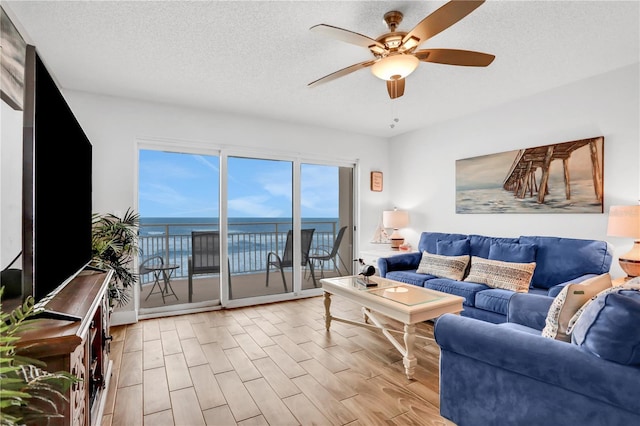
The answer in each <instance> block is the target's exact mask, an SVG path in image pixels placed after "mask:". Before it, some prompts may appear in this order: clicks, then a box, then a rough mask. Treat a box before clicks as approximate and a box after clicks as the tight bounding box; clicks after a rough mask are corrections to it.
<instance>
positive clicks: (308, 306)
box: [102, 297, 453, 426]
mask: <svg viewBox="0 0 640 426" xmlns="http://www.w3.org/2000/svg"><path fill="white" fill-rule="evenodd" d="M331 308H332V314H333V315H334V316H338V317H342V318H348V319H351V320H356V321H361V319H362V315H361V313H360V307H359V306H357V305H355V304H353V303H351V302H348V301H345V300H341V299H340V298H339V297H334V298H333V301H332V305H331ZM387 324H388V325H389V326H391V327H392V328H395V329H398V330H400V329H401V325H400V324H399V323H396V322H395V321H393V320H387ZM111 334H112V335H113V341H112V343H111V358H112V359H113V363H114V364H113V375H112V380H111V385H110V387H109V392H108V396H107V403H106V407H105V411H104V416H103V418H102V424H103V425H105V426H110V425H118V426H120V425H122V426H133V425H143V424H144V425H150V426H162V425H175V426H197V425H223V426H226V425H236V424H237V425H353V426H355V425H378V424H385V425H389V424H391V425H408V424H412V425H446V426H451V425H453V423H451V422H450V421H448V420H446V419H444V418H443V417H441V416H440V415H439V408H438V404H439V396H438V359H439V348H438V346H437V345H436V343H435V342H433V341H432V340H426V339H416V356H417V357H418V366H417V368H416V373H415V378H414V379H413V380H408V379H407V378H406V376H405V375H404V367H403V366H402V358H401V355H400V354H399V353H398V352H397V351H396V350H395V348H394V347H393V346H392V345H391V343H389V342H388V341H387V340H386V338H384V336H383V335H382V333H381V332H379V331H378V330H371V329H368V328H363V327H357V326H352V325H348V324H344V323H339V322H333V323H332V325H331V331H329V332H326V331H325V329H324V306H323V303H322V298H321V297H313V298H308V299H301V300H296V301H290V302H282V303H273V304H269V305H260V306H252V307H246V308H238V309H232V310H220V311H212V312H205V313H197V314H190V315H181V316H174V317H168V318H159V319H151V320H144V321H140V322H139V323H137V324H131V325H126V326H120V327H113V328H112V329H111ZM418 335H421V336H426V337H433V326H432V325H431V324H430V323H423V324H420V325H419V326H418Z"/></svg>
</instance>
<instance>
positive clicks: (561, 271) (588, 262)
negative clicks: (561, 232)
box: [520, 236, 612, 288]
mask: <svg viewBox="0 0 640 426" xmlns="http://www.w3.org/2000/svg"><path fill="white" fill-rule="evenodd" d="M520 243H521V244H535V245H536V246H538V251H537V254H536V263H537V264H538V266H537V267H536V270H535V271H534V273H533V278H532V280H531V281H532V283H531V284H532V285H533V286H534V287H539V288H551V287H553V286H554V285H556V284H560V283H564V282H567V281H570V280H572V279H574V278H576V277H579V276H581V275H585V274H597V275H600V274H604V273H605V272H609V267H610V266H611V260H612V250H611V247H610V246H609V245H608V243H607V242H606V241H596V240H580V239H573V238H558V237H540V236H521V237H520Z"/></svg>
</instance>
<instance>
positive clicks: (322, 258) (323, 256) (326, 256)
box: [309, 226, 349, 287]
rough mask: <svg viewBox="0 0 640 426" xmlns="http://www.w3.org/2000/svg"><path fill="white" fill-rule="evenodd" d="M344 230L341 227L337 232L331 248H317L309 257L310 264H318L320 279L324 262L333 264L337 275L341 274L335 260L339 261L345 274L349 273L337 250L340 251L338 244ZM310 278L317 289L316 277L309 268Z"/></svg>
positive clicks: (344, 227) (322, 274) (345, 228)
mask: <svg viewBox="0 0 640 426" xmlns="http://www.w3.org/2000/svg"><path fill="white" fill-rule="evenodd" d="M346 230H347V227H346V226H343V227H342V228H340V230H339V231H338V235H336V239H335V241H334V242H333V246H332V247H319V248H318V251H317V252H315V253H312V254H310V255H309V260H310V261H311V263H312V264H315V262H319V263H320V277H321V278H324V263H325V262H333V269H334V270H336V271H338V274H340V273H341V272H340V267H339V266H338V261H336V258H337V259H338V260H339V261H340V263H342V266H344V269H345V271H346V273H347V274H348V273H349V268H348V267H347V265H346V264H345V263H344V261H343V260H342V258H341V257H340V253H338V250H339V249H340V243H341V242H342V237H344V233H345V231H346ZM311 278H312V279H313V286H314V287H317V286H318V285H317V284H316V276H315V274H314V270H313V268H311Z"/></svg>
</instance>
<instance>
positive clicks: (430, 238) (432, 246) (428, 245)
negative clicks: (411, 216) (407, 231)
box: [418, 232, 468, 254]
mask: <svg viewBox="0 0 640 426" xmlns="http://www.w3.org/2000/svg"><path fill="white" fill-rule="evenodd" d="M467 238H468V235H464V234H447V233H444V232H423V233H422V234H420V241H419V242H418V251H420V253H422V252H423V251H425V250H426V251H428V252H429V253H433V254H438V241H456V240H465V239H467Z"/></svg>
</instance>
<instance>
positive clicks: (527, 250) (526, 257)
mask: <svg viewBox="0 0 640 426" xmlns="http://www.w3.org/2000/svg"><path fill="white" fill-rule="evenodd" d="M537 248H538V246H536V245H535V244H519V243H500V242H494V243H491V246H489V259H491V260H501V261H503V262H517V263H531V262H535V261H536V251H537Z"/></svg>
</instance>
